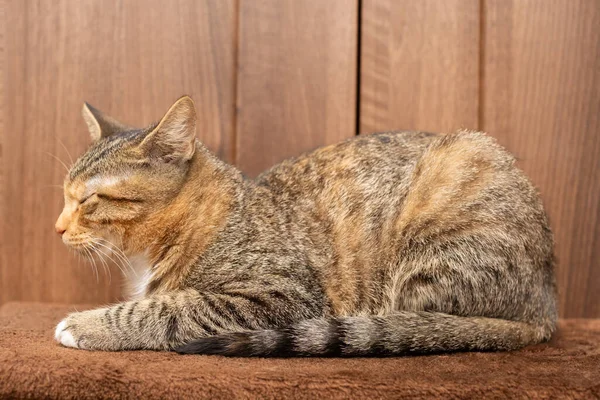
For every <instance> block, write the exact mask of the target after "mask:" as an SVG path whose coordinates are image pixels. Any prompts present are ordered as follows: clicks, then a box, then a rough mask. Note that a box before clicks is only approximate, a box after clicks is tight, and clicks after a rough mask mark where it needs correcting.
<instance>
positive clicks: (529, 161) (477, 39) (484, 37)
mask: <svg viewBox="0 0 600 400" xmlns="http://www.w3.org/2000/svg"><path fill="white" fill-rule="evenodd" d="M361 20H362V24H361V32H362V35H361V38H362V42H361V63H360V76H361V86H360V99H359V102H360V124H359V126H360V132H361V133H366V132H372V131H377V130H389V129H394V128H395V129H418V130H432V131H442V132H449V131H453V130H455V129H457V128H460V127H464V128H470V129H479V130H484V131H487V132H489V133H490V134H491V135H493V136H495V137H496V138H498V140H499V141H500V142H501V143H502V144H504V145H505V146H507V147H508V149H509V150H511V151H512V152H513V153H515V154H516V155H517V157H518V158H519V165H520V166H521V167H522V168H523V169H524V170H525V172H526V173H527V174H528V175H529V176H530V177H531V179H532V180H533V182H534V183H535V184H536V185H537V186H538V187H539V189H540V191H541V195H542V198H543V200H544V202H545V205H546V208H547V209H548V212H549V214H550V218H551V223H552V226H553V229H554V232H555V237H556V242H557V255H558V261H559V263H558V271H557V277H558V283H559V295H560V297H559V299H560V313H561V315H562V316H564V317H600V262H599V261H598V260H599V259H600V173H599V172H598V171H600V2H599V1H597V0H529V1H522V0H514V1H511V0H475V1H468V0H465V1H462V0H456V1H444V2H439V1H436V0H423V1H411V0H363V2H362V16H361Z"/></svg>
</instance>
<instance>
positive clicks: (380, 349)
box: [176, 311, 554, 357]
mask: <svg viewBox="0 0 600 400" xmlns="http://www.w3.org/2000/svg"><path fill="white" fill-rule="evenodd" d="M553 329H554V323H553V322H549V323H548V324H547V325H546V326H534V325H530V324H528V323H524V322H515V321H508V320H503V319H495V318H484V317H459V316H454V315H449V314H443V313H434V312H408V311H405V312H399V313H395V314H391V315H387V316H367V317H338V318H329V319H309V320H304V321H300V322H298V323H296V324H293V325H291V326H289V327H285V328H275V329H266V330H257V331H246V332H235V333H226V334H220V335H216V336H209V337H205V338H201V339H197V340H195V341H193V342H191V343H188V344H186V345H183V346H181V347H179V348H177V349H176V351H177V352H178V353H181V354H220V355H225V356H238V357H294V356H341V357H352V356H392V355H403V354H411V353H413V354H414V353H417V354H418V353H437V352H455V351H494V350H515V349H519V348H521V347H524V346H527V345H529V344H534V343H539V342H542V341H544V340H548V339H549V338H550V336H551V334H552V331H553Z"/></svg>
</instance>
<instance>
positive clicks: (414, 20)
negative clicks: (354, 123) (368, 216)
mask: <svg viewBox="0 0 600 400" xmlns="http://www.w3.org/2000/svg"><path fill="white" fill-rule="evenodd" d="M362 4H363V6H362V25H361V67H360V75H361V80H360V82H361V85H360V133H369V132H375V131H382V130H393V129H407V130H425V131H433V132H450V131H454V130H456V129H457V128H462V127H464V128H468V129H477V128H478V107H479V100H478V98H479V44H480V40H479V39H480V38H479V30H480V24H479V21H480V9H479V0H445V1H437V0H420V1H413V0H363V2H362Z"/></svg>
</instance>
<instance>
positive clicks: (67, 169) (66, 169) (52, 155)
mask: <svg viewBox="0 0 600 400" xmlns="http://www.w3.org/2000/svg"><path fill="white" fill-rule="evenodd" d="M46 154H47V155H49V156H50V157H52V158H54V159H55V160H56V161H58V162H59V163H60V164H61V165H62V166H63V167H64V168H65V171H67V173H69V167H67V164H65V163H64V162H63V160H61V159H60V158H58V157H56V156H55V155H54V154H52V153H49V152H46Z"/></svg>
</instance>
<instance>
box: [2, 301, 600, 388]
mask: <svg viewBox="0 0 600 400" xmlns="http://www.w3.org/2000/svg"><path fill="white" fill-rule="evenodd" d="M77 308H78V309H79V310H81V309H83V307H81V308H80V307H77ZM74 309H75V307H73V306H59V305H51V304H36V303H9V304H5V305H4V306H3V307H2V308H0V398H61V399H66V398H68V399H84V398H132V399H133V398H144V399H154V398H157V399H158V398H171V397H176V398H211V399H231V398H262V399H267V398H285V399H290V398H315V397H321V398H360V399H370V398H387V397H393V398H402V397H408V398H415V397H434V398H481V397H485V398H516V397H519V398H522V397H526V398H565V397H566V398H585V399H589V398H600V320H564V321H561V323H560V329H559V332H558V334H557V335H556V336H555V337H554V339H553V340H552V341H551V342H550V343H546V344H542V345H536V346H531V347H528V348H526V349H523V350H521V351H516V352H512V353H457V354H444V355H431V356H412V357H398V358H373V359H367V358H354V359H336V358H329V359H242V358H223V357H217V356H181V355H178V354H175V353H166V352H152V351H136V352H119V353H103V352H89V351H82V350H73V349H67V348H63V347H61V346H59V345H58V344H56V343H55V342H54V340H53V332H54V326H55V325H56V323H57V322H59V320H60V319H61V318H62V317H63V316H64V315H65V314H66V313H67V312H70V311H73V310H74Z"/></svg>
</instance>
